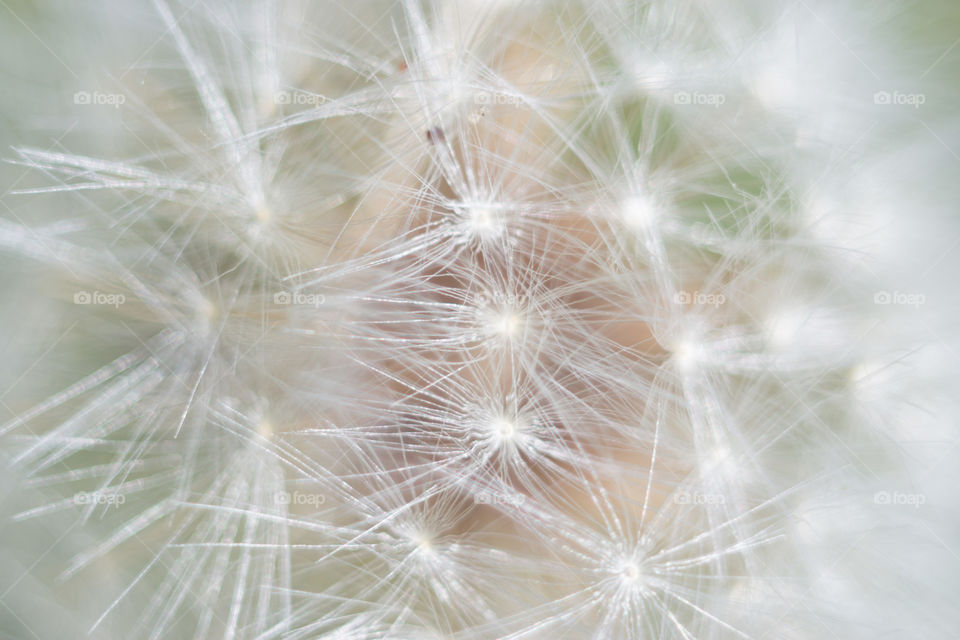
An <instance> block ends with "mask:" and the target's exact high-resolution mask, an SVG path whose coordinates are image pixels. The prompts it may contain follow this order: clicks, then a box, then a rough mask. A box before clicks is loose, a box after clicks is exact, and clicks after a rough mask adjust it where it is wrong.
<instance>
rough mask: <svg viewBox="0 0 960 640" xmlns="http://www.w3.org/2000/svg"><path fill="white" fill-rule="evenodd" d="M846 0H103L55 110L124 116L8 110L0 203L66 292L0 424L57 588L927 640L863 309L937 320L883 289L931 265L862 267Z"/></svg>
mask: <svg viewBox="0 0 960 640" xmlns="http://www.w3.org/2000/svg"><path fill="white" fill-rule="evenodd" d="M141 5H142V6H141ZM853 5H856V7H855V6H853ZM861 5H862V6H861ZM857 7H859V8H857ZM90 10H91V11H103V10H102V9H99V8H98V9H90ZM858 11H859V12H864V13H871V12H872V11H873V9H871V8H870V7H868V6H867V5H866V4H865V3H860V2H855V3H852V4H851V6H850V7H848V8H847V9H844V10H842V11H841V10H840V9H839V8H837V7H834V6H830V5H829V4H827V3H823V2H815V3H811V4H810V5H809V6H808V5H807V3H805V2H800V3H799V5H792V4H791V3H787V2H772V3H766V2H759V1H757V2H754V1H753V0H750V1H747V2H728V1H726V0H722V1H720V2H694V1H681V2H677V1H673V0H671V1H666V0H663V1H661V0H599V1H597V2H538V1H534V2H517V1H513V0H502V1H499V2H489V3H488V2H481V1H479V0H456V1H451V2H439V1H438V2H422V1H420V0H403V1H402V2H399V3H396V4H391V3H386V2H357V3H353V4H351V3H339V2H338V3H334V2H326V1H324V2H316V3H315V2H304V1H298V0H289V1H288V0H255V1H254V0H251V1H250V2H241V3H234V2H227V1H226V0H202V1H201V2H198V3H191V2H183V1H181V0H152V1H151V2H137V3H131V4H130V5H126V6H124V7H123V8H122V9H118V11H117V14H116V15H111V12H110V11H106V12H105V13H102V14H98V15H99V17H98V18H97V20H98V21H99V24H102V25H103V26H104V28H105V33H106V34H107V36H108V37H107V38H106V40H105V41H104V42H93V43H90V45H89V51H85V52H84V53H83V55H86V56H87V57H88V59H89V61H91V62H92V61H94V60H97V59H98V56H100V55H102V56H105V59H106V60H108V61H109V65H111V66H110V68H108V69H106V70H105V71H104V73H103V81H104V82H106V81H107V80H108V79H109V82H110V84H109V87H110V88H109V90H106V89H96V90H94V89H93V88H91V87H86V86H79V87H78V88H77V91H78V92H77V93H76V94H75V96H74V103H75V104H74V105H71V106H73V107H75V109H76V112H77V114H78V115H77V117H78V118H80V123H79V124H80V127H79V128H80V129H81V130H82V129H83V128H84V127H85V126H87V125H88V124H89V123H95V122H110V123H111V125H112V126H115V127H116V130H117V133H116V137H115V139H114V140H113V141H112V142H111V143H110V144H104V141H103V140H98V139H95V138H94V137H93V136H90V137H87V138H84V136H83V135H80V140H79V141H72V142H71V145H67V144H60V143H54V144H47V145H45V144H42V143H40V144H30V145H19V146H17V147H16V149H15V154H16V155H15V158H14V159H13V164H14V166H15V167H16V168H18V169H20V170H21V171H26V173H25V174H24V176H23V177H22V178H21V180H22V181H18V184H16V185H15V186H14V195H11V196H9V197H10V198H16V199H18V200H17V202H18V203H21V204H18V205H16V207H17V208H16V210H14V209H11V208H10V207H8V210H9V211H10V212H11V213H12V215H11V216H4V217H3V219H0V248H3V249H4V250H5V251H10V252H12V253H13V255H15V256H21V257H22V258H23V259H24V262H25V261H26V259H29V260H30V261H31V262H30V264H31V265H34V266H33V267H32V268H33V269H34V271H33V274H34V275H33V277H34V278H35V280H34V281H35V282H36V283H37V286H39V287H43V289H42V293H43V296H44V299H45V300H47V301H48V303H49V304H50V305H53V308H55V309H56V310H57V311H56V312H57V313H59V314H60V316H61V317H62V318H63V320H62V323H61V325H62V326H61V325H57V328H58V330H57V331H54V329H49V331H50V333H51V336H50V340H46V339H45V338H40V337H38V338H37V340H36V344H37V345H38V346H37V354H38V355H39V354H41V352H44V350H48V349H49V350H54V351H53V352H54V353H56V354H60V355H58V357H60V358H63V362H64V363H68V365H67V366H65V367H64V369H65V370H64V371H58V372H55V374H50V375H49V379H43V378H39V379H38V380H40V382H38V383H37V384H36V385H35V388H32V389H31V390H30V391H29V392H24V393H23V395H22V399H18V400H17V401H16V402H13V401H11V400H5V401H4V406H5V407H6V408H7V409H8V410H9V412H10V417H9V418H8V419H7V421H6V422H5V424H3V425H2V427H0V432H2V433H3V434H4V443H5V444H4V452H5V455H7V456H8V458H9V464H10V466H11V469H12V471H11V476H12V478H13V480H12V482H13V483H15V486H17V487H18V488H22V489H23V492H24V493H23V494H22V495H26V496H28V497H27V498H25V499H23V500H20V501H18V502H17V505H16V506H15V510H14V513H15V515H13V520H15V521H16V522H15V523H14V524H12V525H11V527H14V528H13V529H12V531H30V529H29V527H31V526H34V527H43V526H57V525H50V524H44V523H62V522H66V523H69V524H68V525H66V526H69V527H70V530H69V531H66V532H64V533H63V536H67V538H66V540H68V541H69V543H70V548H71V549H72V551H71V552H70V553H69V554H67V557H66V558H65V559H64V560H63V563H64V564H63V565H62V566H60V567H59V570H58V571H56V572H55V574H54V575H55V576H58V577H59V578H60V582H58V583H56V584H55V581H54V580H52V579H51V581H50V583H51V585H52V586H51V587H50V589H51V595H49V597H50V599H51V601H54V600H56V599H57V598H62V597H63V596H62V595H53V592H56V593H57V594H63V593H70V590H71V589H78V588H81V587H80V585H83V584H89V583H90V581H91V580H94V578H91V577H90V576H108V577H109V579H106V578H104V589H103V590H102V592H97V593H94V594H92V595H91V596H90V597H91V598H92V602H90V603H85V604H83V605H82V606H81V605H76V606H74V608H73V612H74V614H75V615H76V620H75V621H72V622H71V624H75V625H76V628H78V629H82V631H77V633H78V634H81V633H89V634H90V636H91V637H97V638H101V637H102V638H113V637H117V638H120V637H124V638H134V637H136V638H141V637H142V638H198V639H201V638H221V637H222V638H251V639H253V638H257V639H267V638H304V639H306V638H338V639H343V640H346V639H355V640H358V639H361V638H390V639H398V640H399V639H407V638H409V639H413V638H417V639H420V638H458V639H467V638H515V639H520V638H530V639H533V638H559V637H570V638H604V639H610V640H621V639H632V638H637V639H639V638H683V639H687V640H690V639H693V638H698V639H704V640H705V639H711V638H716V639H720V638H773V637H777V638H813V637H838V638H855V637H856V638H859V637H863V638H875V637H881V632H880V629H881V628H884V625H889V624H891V623H890V622H889V620H891V619H894V620H896V621H897V622H896V623H895V624H897V625H899V626H897V627H896V629H898V630H897V631H896V633H894V636H896V637H935V635H925V634H929V633H934V634H935V631H929V630H930V629H933V630H938V629H939V628H940V625H941V624H942V621H943V620H945V619H946V618H945V616H944V614H943V613H942V611H943V610H946V608H943V609H935V611H936V613H933V614H931V613H929V611H927V610H926V609H925V613H924V614H923V615H922V616H920V617H922V618H923V620H918V619H916V618H914V617H912V616H911V614H910V609H911V605H910V602H909V600H905V599H904V598H905V594H906V595H908V594H909V590H910V589H911V588H912V587H911V585H913V584H920V583H923V576H921V575H919V573H917V572H914V571H909V570H903V569H902V567H900V566H899V565H900V562H899V561H898V559H894V560H892V561H891V559H890V557H889V556H888V555H887V554H886V553H884V549H883V546H882V544H881V543H879V542H877V543H876V544H875V545H874V540H875V538H873V537H874V536H876V537H877V538H878V537H879V533H878V530H882V529H884V528H885V527H887V526H888V525H889V526H893V525H894V522H893V520H894V519H896V518H901V519H903V521H906V520H908V519H909V518H913V517H914V516H915V515H918V516H923V517H926V516H927V514H926V513H923V514H914V513H913V512H908V511H907V507H913V506H914V504H915V503H917V502H920V500H921V499H922V500H923V501H922V502H920V504H923V503H925V502H926V495H925V494H923V493H922V492H920V491H919V490H916V489H910V488H909V487H905V486H904V485H903V484H902V482H901V480H899V478H901V477H902V476H901V475H899V474H900V473H901V471H902V469H903V462H904V460H903V458H905V457H906V458H909V457H910V455H911V454H909V453H908V454H907V455H906V456H905V455H904V446H905V445H904V444H903V442H904V441H905V440H902V439H903V438H905V437H904V435H903V432H902V429H903V427H902V425H901V422H902V421H901V419H900V418H899V417H898V415H894V414H895V413H896V412H897V411H899V410H900V409H899V407H902V406H904V405H907V404H909V401H910V400H911V397H910V394H911V393H913V392H912V391H911V390H909V389H917V388H918V384H917V382H916V381H917V380H919V378H917V377H916V376H915V377H913V378H911V380H913V382H911V383H910V385H906V384H904V379H903V378H901V377H899V376H896V375H890V373H889V372H890V371H891V369H890V367H892V366H894V364H893V363H895V362H897V361H899V360H900V359H902V358H904V357H905V356H906V355H907V353H908V352H909V351H911V350H912V349H913V348H914V344H918V343H914V344H910V343H906V342H904V341H903V340H904V333H897V332H893V331H892V330H890V329H889V328H888V327H889V326H890V324H891V323H894V322H914V323H915V324H914V325H912V326H914V327H920V326H921V325H923V323H924V321H923V320H922V319H921V320H917V319H916V317H917V316H914V317H913V318H912V319H911V318H909V317H908V315H909V314H900V315H898V316H897V317H898V318H900V319H898V320H890V319H889V317H887V316H882V315H881V312H884V311H888V310H894V311H906V310H910V309H911V307H912V308H913V309H916V308H917V307H919V306H920V305H922V304H924V302H925V300H926V298H925V296H923V295H921V294H920V293H919V292H900V291H893V290H892V289H891V291H889V292H888V291H879V293H878V292H877V289H878V287H881V288H882V286H885V285H883V284H882V283H883V282H885V281H884V280H883V279H882V278H883V277H884V276H883V274H882V273H880V272H879V270H877V269H876V268H875V264H876V263H882V262H883V260H884V259H885V256H884V255H880V254H877V253H874V254H870V253H869V250H870V248H871V242H870V240H869V239H868V234H866V233H863V231H864V230H869V229H878V228H881V227H884V225H886V224H887V223H888V222H889V220H888V219H887V218H884V217H883V215H882V213H880V212H874V211H864V210H861V209H857V208H856V206H855V205H856V203H853V204H851V203H850V199H849V197H848V196H849V194H848V193H847V191H846V189H847V187H848V185H852V184H853V182H852V181H853V177H852V176H854V175H855V174H856V173H857V172H858V171H861V170H871V169H873V170H874V171H875V175H876V179H877V180H885V179H890V178H891V174H890V173H885V171H886V170H885V169H882V168H881V164H882V158H884V157H886V156H887V154H889V153H890V150H889V149H883V148H882V146H883V145H881V144H879V142H878V140H881V139H882V133H883V132H881V131H876V130H875V129H876V128H877V122H876V120H879V121H881V122H884V123H886V124H887V125H888V126H889V127H897V126H905V125H902V120H901V118H904V117H905V116H904V115H903V110H902V109H903V108H907V109H910V108H912V106H911V105H912V103H910V101H909V100H906V101H905V100H904V99H902V96H903V95H908V94H906V93H903V92H901V93H900V94H897V93H896V92H894V93H893V94H891V95H892V96H893V97H892V98H890V100H891V101H892V102H893V103H894V104H893V105H891V106H890V108H889V109H887V112H882V111H880V109H881V108H882V107H883V106H884V103H883V99H882V96H881V98H875V97H874V95H873V91H870V92H869V93H867V92H866V89H865V87H870V86H872V83H873V82H874V80H876V81H878V82H879V81H880V80H881V79H886V78H888V77H889V78H895V79H896V78H899V77H900V76H898V75H897V73H899V70H897V69H896V65H893V64H892V63H891V62H890V60H888V59H887V56H884V55H880V54H877V55H869V54H868V53H861V55H857V53H856V51H855V50H858V48H859V47H863V48H864V49H866V50H867V51H870V52H872V51H875V50H876V47H877V46H878V45H876V44H871V45H870V46H869V48H868V46H867V44H865V43H866V42H869V38H870V37H871V34H873V33H875V32H874V31H873V30H874V29H879V26H878V25H882V24H886V23H885V22H884V19H885V18H886V17H889V16H879V15H875V16H874V17H873V18H872V19H871V21H870V24H858V23H857V21H856V20H855V19H854V17H855V16H856V15H857V12H858ZM953 24H958V23H957V22H956V21H954V23H953ZM113 30H117V31H118V33H120V32H123V31H124V30H132V32H133V35H134V38H135V39H137V40H141V43H140V45H141V46H140V47H139V48H138V47H137V46H133V47H132V48H131V47H130V45H129V44H123V45H121V42H122V40H121V38H120V37H119V35H118V36H117V39H116V42H113V41H112V40H111V38H110V37H109V34H110V33H112V32H113ZM874 37H876V36H874ZM848 39H850V43H848ZM879 46H880V47H881V48H882V45H879ZM111 47H113V48H111ZM128 49H130V50H128ZM828 54H829V55H828ZM945 55H946V54H945ZM81 59H82V56H81V57H78V59H77V60H74V59H73V58H69V59H67V60H65V61H63V63H64V64H65V65H66V66H67V67H68V68H70V69H77V70H78V71H79V69H80V68H81V62H80V60H81ZM955 59H956V58H955V56H952V57H949V58H948V62H946V63H944V64H945V66H952V65H955V62H952V61H954V60H955ZM83 64H87V63H83ZM865 67H866V68H867V69H868V70H869V73H867V72H866V71H865V70H864V68H865ZM931 73H932V72H931ZM85 75H86V74H85ZM934 75H935V74H934ZM864 76H866V78H865V79H863V78H864ZM78 77H79V76H78ZM850 78H853V79H852V80H850ZM932 79H933V78H931V81H932ZM101 86H106V85H101ZM903 91H906V89H904V90H903ZM878 95H879V94H878ZM898 95H899V96H901V97H897V96H898ZM909 95H915V94H912V93H911V94H909ZM944 95H946V93H944ZM817 96H819V97H817ZM930 98H931V101H932V100H933V98H934V96H933V95H931V96H930ZM877 100H879V102H877ZM897 100H899V101H900V102H897ZM918 101H919V100H918V99H914V101H913V102H918ZM925 102H926V96H924V103H925ZM921 104H923V103H921ZM898 109H899V110H898ZM908 115H910V116H912V115H913V114H908ZM931 117H932V116H931ZM931 126H936V124H935V123H934V122H933V121H932V120H931V122H930V126H928V127H927V128H928V129H929V130H930V132H931V133H933V131H934V130H933V129H932V128H931ZM881 128H882V127H881ZM941 142H942V141H941ZM84 144H86V145H88V149H84V148H83V145H84ZM931 144H936V143H935V142H932V143H931ZM67 147H69V150H66V149H67ZM869 163H874V164H872V165H871V164H869ZM895 177H896V176H895V175H893V178H895ZM850 188H851V189H853V187H852V186H851V187H850ZM23 203H26V204H23ZM28 212H29V213H30V215H31V216H33V217H30V216H28V215H27V213H28ZM903 215H913V212H911V213H907V212H906V211H904V212H903ZM37 264H39V265H41V266H40V267H37V266H35V265H37ZM932 268H933V267H931V269H932ZM878 283H880V284H878ZM884 296H886V297H884ZM918 296H919V297H918ZM921 298H922V300H921ZM911 301H912V302H911ZM913 303H919V304H913ZM883 305H889V306H888V307H884V306H883ZM894 307H896V308H894ZM904 317H906V318H907V319H906V320H903V318H904ZM58 336H59V337H58ZM911 339H913V340H922V338H918V336H917V335H913V336H912V338H911ZM41 358H42V356H41ZM20 364H23V363H20V362H17V363H15V365H14V366H19V365H20ZM32 368H33V365H30V364H29V363H26V364H25V365H24V366H23V368H22V371H21V373H22V376H21V377H25V376H31V378H30V379H34V378H33V377H32V376H35V375H36V374H34V373H32V372H31V369H32ZM18 375H19V374H18ZM61 381H63V384H62V386H61V384H60V383H61ZM18 382H19V379H18ZM15 384H16V383H15ZM908 388H909V389H908ZM898 390H903V392H902V396H901V397H894V396H896V395H897V394H898ZM878 407H885V408H884V409H879V408H878ZM917 428H918V429H919V428H921V427H920V426H919V425H918V426H917ZM938 437H940V438H944V437H945V436H944V434H943V432H942V431H940V432H939V435H938ZM952 437H955V434H954V436H950V438H952ZM911 439H913V438H911ZM916 439H920V438H916ZM931 482H935V481H931ZM877 491H880V492H881V493H877ZM884 492H886V493H884ZM904 496H906V497H904ZM911 522H912V523H913V524H912V525H911V526H914V527H927V528H928V529H929V530H930V531H931V533H933V531H934V530H933V529H930V527H929V526H928V525H927V524H926V523H925V522H926V521H920V520H912V521H911ZM918 523H919V524H918ZM16 527H20V529H16ZM938 530H939V529H938ZM81 531H83V533H82V534H81ZM11 535H14V534H11ZM16 535H21V534H16ZM934 535H936V534H934ZM901 541H902V543H903V544H904V545H907V544H912V539H908V538H907V537H903V538H901ZM927 542H929V543H930V544H931V545H936V544H937V543H936V542H930V540H928V541H927ZM940 543H942V546H941V549H940V551H938V552H936V553H939V554H940V556H938V557H944V558H945V561H946V562H948V563H949V562H952V561H953V559H951V558H950V557H949V555H946V552H945V551H944V550H943V548H944V547H950V546H951V544H952V541H950V540H944V539H941V540H940ZM931 553H934V552H931ZM58 554H59V552H58ZM885 556H886V557H885ZM903 562H905V563H906V562H912V560H910V561H908V560H903ZM916 562H918V563H919V562H920V561H919V560H916ZM28 564H29V563H28ZM892 576H895V577H896V579H897V580H902V582H899V583H898V584H897V585H895V586H894V587H893V589H892V595H891V593H884V592H883V589H874V587H875V586H876V585H877V584H878V583H884V582H885V581H891V580H893V579H894V578H893V577H892ZM106 583H109V584H106ZM940 584H943V585H944V587H945V588H949V586H950V585H951V584H952V585H953V586H955V585H956V581H953V583H950V582H949V581H947V580H944V581H943V582H942V583H940ZM98 591H99V590H98ZM875 591H876V593H875ZM0 602H2V596H0ZM876 609H881V610H886V611H884V613H883V614H882V615H881V614H878V613H876V612H875V610H876ZM931 610H933V609H931ZM897 616H899V617H897ZM23 624H25V625H29V624H30V622H29V621H24V622H23ZM924 629H926V630H928V631H922V630H924ZM39 633H41V634H42V633H44V632H39ZM914 634H916V635H914ZM34 635H37V634H34ZM894 636H891V637H894ZM37 637H41V636H39V635H37ZM42 637H48V636H46V635H43V636H42ZM49 637H52V636H49ZM78 637H79V636H78ZM944 637H946V636H944Z"/></svg>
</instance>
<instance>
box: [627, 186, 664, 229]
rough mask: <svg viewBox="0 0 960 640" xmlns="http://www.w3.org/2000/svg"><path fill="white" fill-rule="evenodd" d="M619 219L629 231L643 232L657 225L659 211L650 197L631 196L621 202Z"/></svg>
mask: <svg viewBox="0 0 960 640" xmlns="http://www.w3.org/2000/svg"><path fill="white" fill-rule="evenodd" d="M620 218H621V220H622V221H623V223H624V224H626V225H627V227H629V228H630V229H633V230H635V231H643V230H645V229H649V228H651V227H653V226H654V225H655V224H656V223H657V221H658V220H659V218H660V210H659V207H658V205H657V203H656V202H655V201H654V199H653V198H652V197H651V196H649V195H646V194H632V195H629V196H627V197H625V198H624V199H623V200H622V201H621V203H620Z"/></svg>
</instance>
